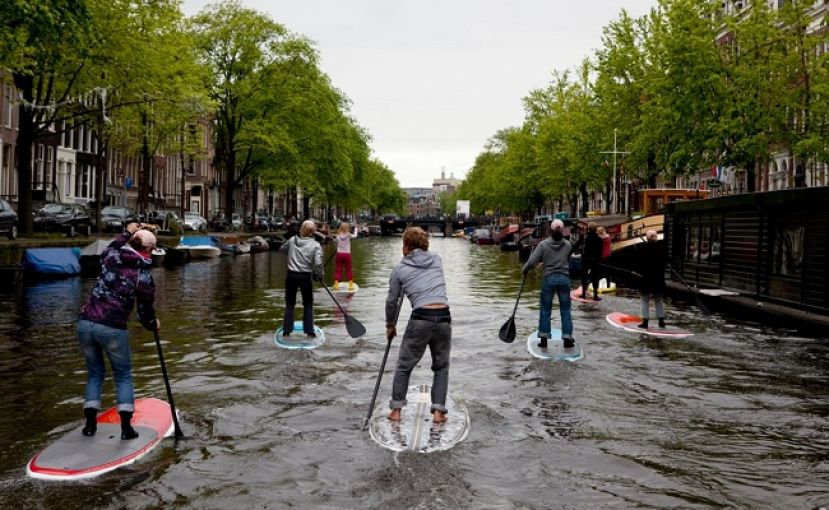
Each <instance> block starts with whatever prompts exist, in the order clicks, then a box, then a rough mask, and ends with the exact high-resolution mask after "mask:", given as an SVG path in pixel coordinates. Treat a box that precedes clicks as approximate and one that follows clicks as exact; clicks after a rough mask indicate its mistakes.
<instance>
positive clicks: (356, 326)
mask: <svg viewBox="0 0 829 510" xmlns="http://www.w3.org/2000/svg"><path fill="white" fill-rule="evenodd" d="M345 329H346V331H348V336H350V337H351V338H360V337H361V336H363V335H365V334H366V327H365V326H363V323H361V322H360V321H358V320H357V319H355V318H354V317H352V316H350V315H346V316H345Z"/></svg>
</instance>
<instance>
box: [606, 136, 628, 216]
mask: <svg viewBox="0 0 829 510" xmlns="http://www.w3.org/2000/svg"><path fill="white" fill-rule="evenodd" d="M616 131H617V129H616V128H613V150H612V151H601V154H613V181H612V182H613V185H612V186H611V192H610V205H611V210H612V211H613V212H614V213H617V212H619V211H618V206H619V202H618V200H616V195H617V192H618V189H617V186H616V155H617V154H630V153H629V152H628V151H620V150H617V149H616ZM614 205H615V206H616V207H613V206H614Z"/></svg>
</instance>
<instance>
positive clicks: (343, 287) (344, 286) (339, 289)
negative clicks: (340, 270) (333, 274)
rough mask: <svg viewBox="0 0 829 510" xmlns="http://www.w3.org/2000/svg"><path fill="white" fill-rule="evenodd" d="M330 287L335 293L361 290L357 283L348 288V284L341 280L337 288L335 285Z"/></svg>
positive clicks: (352, 292)
mask: <svg viewBox="0 0 829 510" xmlns="http://www.w3.org/2000/svg"><path fill="white" fill-rule="evenodd" d="M330 289H331V292H333V293H334V294H354V293H355V292H357V291H358V290H360V286H359V285H357V284H356V283H355V284H354V288H353V289H351V290H348V284H347V283H342V282H340V284H339V285H338V286H337V288H336V289H335V288H334V287H333V286H332V287H330Z"/></svg>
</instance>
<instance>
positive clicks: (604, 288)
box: [587, 278, 616, 294]
mask: <svg viewBox="0 0 829 510" xmlns="http://www.w3.org/2000/svg"><path fill="white" fill-rule="evenodd" d="M587 291H588V292H590V293H591V294H592V293H593V284H592V283H591V284H589V285H588V286H587ZM610 292H616V283H614V282H610V285H608V284H607V279H605V278H602V279H600V280H599V294H607V293H610Z"/></svg>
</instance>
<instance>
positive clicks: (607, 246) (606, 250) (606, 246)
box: [596, 227, 613, 287]
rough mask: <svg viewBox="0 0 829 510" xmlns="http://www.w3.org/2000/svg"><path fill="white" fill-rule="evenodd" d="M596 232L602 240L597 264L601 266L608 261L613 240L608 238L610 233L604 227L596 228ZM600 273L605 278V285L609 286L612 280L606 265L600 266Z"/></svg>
mask: <svg viewBox="0 0 829 510" xmlns="http://www.w3.org/2000/svg"><path fill="white" fill-rule="evenodd" d="M596 234H597V235H598V236H599V239H601V240H602V260H601V263H600V264H599V266H602V265H603V264H607V263H608V262H609V261H610V255H611V253H612V251H613V240H612V239H611V238H610V234H608V233H607V231H606V230H605V229H604V227H599V228H597V229H596ZM601 274H603V275H604V276H605V278H607V286H608V287H610V282H611V280H612V278H611V275H610V271H608V270H607V268H606V267H601Z"/></svg>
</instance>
